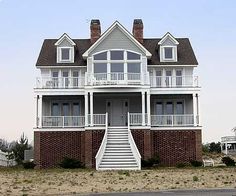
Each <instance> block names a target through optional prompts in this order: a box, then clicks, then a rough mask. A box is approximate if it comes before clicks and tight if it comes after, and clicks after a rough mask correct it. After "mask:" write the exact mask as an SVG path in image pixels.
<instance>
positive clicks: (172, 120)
mask: <svg viewBox="0 0 236 196" xmlns="http://www.w3.org/2000/svg"><path fill="white" fill-rule="evenodd" d="M171 123H172V124H171V126H172V127H173V126H174V115H171Z"/></svg>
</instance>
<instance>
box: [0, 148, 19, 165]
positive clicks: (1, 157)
mask: <svg viewBox="0 0 236 196" xmlns="http://www.w3.org/2000/svg"><path fill="white" fill-rule="evenodd" d="M7 155H8V153H6V152H2V151H1V150H0V166H3V167H9V166H14V165H16V162H15V161H14V160H8V159H7Z"/></svg>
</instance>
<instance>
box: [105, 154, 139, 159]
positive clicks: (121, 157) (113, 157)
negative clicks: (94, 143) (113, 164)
mask: <svg viewBox="0 0 236 196" xmlns="http://www.w3.org/2000/svg"><path fill="white" fill-rule="evenodd" d="M103 159H134V156H133V155H132V154H131V155H126V156H123V155H104V156H103Z"/></svg>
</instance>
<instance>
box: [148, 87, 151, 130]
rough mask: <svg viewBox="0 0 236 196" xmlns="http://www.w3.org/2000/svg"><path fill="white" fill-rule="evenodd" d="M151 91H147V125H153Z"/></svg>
mask: <svg viewBox="0 0 236 196" xmlns="http://www.w3.org/2000/svg"><path fill="white" fill-rule="evenodd" d="M150 101H151V100H150V92H149V91H148V92H147V125H148V126H150V125H151V107H150Z"/></svg>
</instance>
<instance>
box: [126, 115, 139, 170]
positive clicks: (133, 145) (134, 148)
mask: <svg viewBox="0 0 236 196" xmlns="http://www.w3.org/2000/svg"><path fill="white" fill-rule="evenodd" d="M128 138H129V142H130V147H131V150H132V152H133V155H134V158H135V160H136V161H137V164H138V169H139V170H141V155H140V153H139V151H138V148H137V146H136V144H135V141H134V138H133V136H132V133H131V130H130V114H129V112H128Z"/></svg>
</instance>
